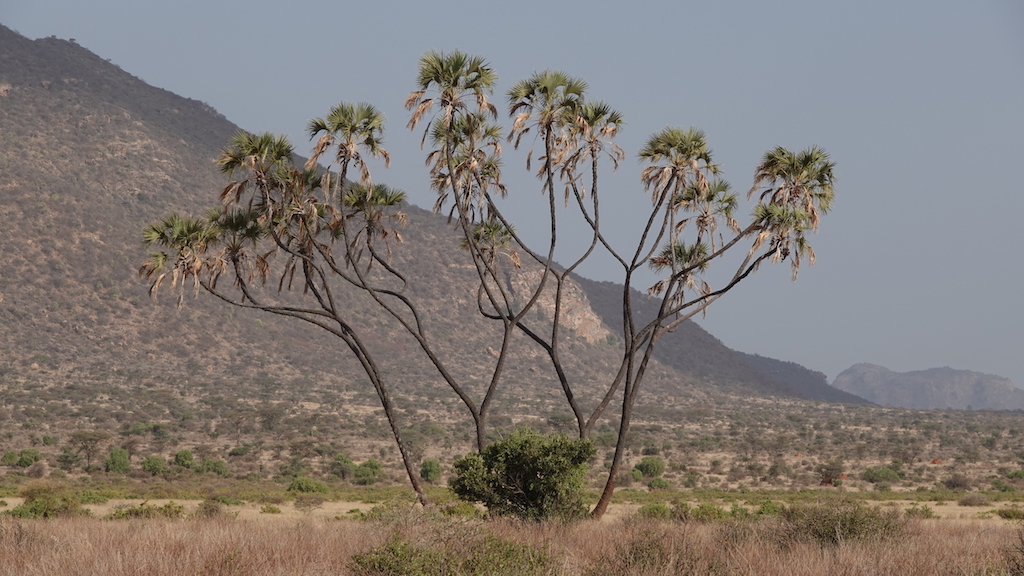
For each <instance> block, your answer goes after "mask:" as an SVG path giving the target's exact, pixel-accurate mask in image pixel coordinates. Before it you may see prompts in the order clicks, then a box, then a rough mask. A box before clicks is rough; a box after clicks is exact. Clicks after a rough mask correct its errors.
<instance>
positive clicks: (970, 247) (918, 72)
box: [0, 0, 1024, 387]
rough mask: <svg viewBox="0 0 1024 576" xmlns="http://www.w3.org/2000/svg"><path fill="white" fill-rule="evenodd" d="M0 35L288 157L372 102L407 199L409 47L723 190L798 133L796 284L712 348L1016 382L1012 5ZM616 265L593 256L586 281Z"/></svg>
mask: <svg viewBox="0 0 1024 576" xmlns="http://www.w3.org/2000/svg"><path fill="white" fill-rule="evenodd" d="M0 23H2V24H4V25H6V26H8V27H11V28H13V29H15V30H17V31H19V32H20V33H22V34H24V35H25V36H28V37H30V38H39V37H44V36H50V35H56V36H57V37H60V38H65V39H66V38H75V39H76V41H77V42H78V43H79V44H81V45H82V46H84V47H86V48H88V49H90V50H92V51H93V52H95V53H96V54H98V55H100V56H102V57H104V58H109V59H110V60H111V61H112V62H114V63H115V64H117V65H119V66H121V68H123V69H124V70H126V71H128V72H130V73H132V74H134V75H136V76H138V77H140V78H141V79H143V80H145V81H146V82H148V83H150V84H153V85H156V86H159V87H162V88H166V89H168V90H171V91H173V92H175V93H177V94H180V95H182V96H186V97H190V98H195V99H198V100H203V101H205V102H207V103H209V104H211V105H212V106H213V107H214V108H216V109H217V110H219V111H220V112H221V113H223V114H224V115H225V116H227V117H228V119H230V120H232V121H233V122H235V123H236V124H238V125H240V126H242V127H244V128H246V129H247V130H250V131H265V130H266V131H273V132H281V133H285V134H288V135H290V136H291V137H292V140H293V142H295V143H296V144H297V146H298V148H299V150H300V151H303V152H304V151H307V150H308V144H307V140H306V138H305V136H304V127H305V125H306V123H307V122H308V120H309V119H310V118H312V117H316V116H322V115H324V114H325V113H326V112H327V110H328V108H329V107H330V106H332V105H333V104H336V103H337V102H338V101H340V100H347V101H353V102H355V101H368V102H372V103H374V104H376V105H377V106H378V107H380V108H381V109H382V110H383V111H384V112H385V113H386V114H387V115H388V117H389V118H390V123H389V125H388V133H387V136H386V145H387V148H388V149H389V150H390V151H391V153H392V156H393V162H392V166H391V169H390V170H387V171H384V170H383V169H382V168H381V169H379V170H375V180H377V181H386V182H388V183H390V184H392V185H396V186H399V187H402V188H404V189H405V190H406V191H407V192H408V193H409V194H410V196H411V197H412V199H413V202H414V203H415V204H418V205H420V206H423V207H429V206H430V204H431V203H432V198H431V195H430V194H429V192H428V191H427V187H426V178H425V170H424V168H423V154H422V153H421V152H420V150H419V134H418V133H417V134H412V133H409V132H407V131H406V130H405V128H404V126H405V122H406V120H407V114H406V112H405V111H404V110H403V109H402V107H401V103H402V101H403V100H404V98H405V96H406V95H407V94H408V92H409V91H410V90H411V89H412V87H413V80H414V77H415V76H414V75H415V67H416V62H417V59H418V58H419V56H420V54H422V53H423V52H424V51H426V50H429V49H443V50H451V49H453V48H460V49H462V50H464V51H467V52H471V53H477V54H480V55H483V56H485V57H486V58H488V59H489V60H490V62H491V63H492V64H493V66H494V67H495V68H496V70H497V72H498V74H499V76H500V77H501V84H500V87H499V94H498V96H499V100H500V101H503V97H501V95H502V94H504V91H505V90H506V89H507V88H508V87H509V86H511V84H512V83H514V82H515V81H517V80H519V79H522V78H524V77H526V76H527V75H529V74H530V73H532V72H534V71H539V70H543V69H545V68H556V69H562V70H565V71H566V72H569V73H570V74H573V75H577V76H581V77H583V78H585V79H586V80H587V81H588V82H589V83H590V92H589V94H590V97H592V98H596V99H603V100H606V101H608V102H609V103H610V104H612V105H613V106H615V107H616V108H618V109H619V110H621V111H622V112H623V113H624V115H625V117H626V121H627V126H626V129H625V130H624V131H623V132H622V133H621V134H620V137H619V139H618V143H619V144H620V145H621V146H622V147H623V148H625V149H626V151H627V152H628V153H630V155H631V156H632V155H633V154H635V152H636V150H637V149H639V148H640V146H642V144H643V142H644V141H645V139H646V138H647V137H648V136H649V135H650V134H651V133H653V132H655V131H657V130H660V129H661V128H663V127H665V126H667V125H671V126H683V127H686V126H697V127H699V128H702V129H703V130H705V131H706V132H707V134H708V137H709V140H710V142H711V144H712V146H713V148H714V150H715V155H716V160H717V161H718V162H719V163H721V164H722V165H723V168H724V170H725V175H726V177H727V178H728V179H729V180H730V181H731V182H732V183H733V185H734V187H735V188H736V189H737V190H740V191H745V190H746V189H748V188H749V185H750V181H751V175H752V173H753V169H754V167H755V165H756V164H757V163H758V161H759V159H760V156H761V155H762V154H763V153H764V152H765V151H766V150H768V149H769V148H771V147H773V146H776V145H783V146H787V147H789V148H791V149H801V148H804V147H806V146H809V145H812V144H818V145H820V146H822V147H824V148H826V149H827V150H828V151H829V152H830V153H831V154H832V156H833V159H834V160H835V161H836V163H837V174H838V178H839V180H838V201H837V203H836V205H835V210H834V212H833V213H832V214H831V215H829V216H828V217H827V218H826V219H825V221H824V222H823V224H822V227H821V231H820V233H819V234H818V235H817V236H816V237H815V238H814V239H813V240H814V245H815V247H816V250H817V253H818V264H817V265H816V266H814V267H812V268H805V269H804V270H803V272H802V273H801V275H800V278H799V280H798V281H797V282H796V283H795V284H793V283H791V282H790V278H789V270H788V267H781V266H779V267H769V268H765V269H762V270H761V272H760V273H758V274H757V275H756V277H754V278H752V279H750V280H748V281H747V282H746V284H745V285H744V286H741V287H740V288H738V289H736V290H735V291H734V292H733V293H732V294H730V295H729V296H728V297H727V298H723V299H722V300H721V301H719V302H718V303H717V304H716V305H715V307H713V308H712V309H711V310H710V311H709V313H708V316H707V318H706V319H704V320H700V321H699V322H700V324H702V325H703V326H704V327H705V328H707V329H708V330H709V331H711V333H712V334H714V335H716V336H717V337H719V338H720V339H721V340H722V341H724V342H725V344H727V345H728V346H730V347H733V348H736V349H739V350H743V351H746V352H752V353H758V354H762V355H766V356H772V357H776V358H781V359H786V360H792V361H795V362H799V363H801V364H803V365H805V366H807V367H810V368H813V369H817V370H821V371H823V372H825V373H826V374H828V376H829V378H830V379H831V378H834V377H835V376H836V375H837V374H838V373H839V372H841V371H842V370H844V369H846V368H848V367H849V366H851V365H852V364H854V363H858V362H872V363H875V364H881V365H883V366H886V367H888V368H891V369H893V370H897V371H908V370H919V369H925V368H930V367H936V366H951V367H954V368H961V369H969V370H977V371H982V372H988V373H994V374H999V375H1002V376H1007V377H1009V378H1012V379H1013V381H1014V382H1015V383H1016V384H1017V385H1018V386H1021V387H1024V304H1022V302H1021V300H1020V298H1021V293H1022V292H1024V269H1022V248H1024V239H1022V228H1024V227H1022V224H1021V220H1022V218H1024V190H1022V188H1024V186H1022V184H1021V182H1022V178H1021V176H1020V173H1021V169H1020V165H1021V163H1022V162H1024V3H1021V2H1020V1H1019V0H976V1H973V2H963V1H953V0H912V1H902V2H901V1H895V2H893V1H891V0H886V1H880V0H865V1H861V2H849V1H842V2H837V1H828V0H814V1H804V0H776V1H774V2H760V1H735V0H733V1H729V0H724V1H717V2H699V3H698V2H686V1H679V0H671V1H669V0H659V1H639V2H635V3H632V4H631V5H629V6H627V5H626V3H612V2H608V1H607V0H596V1H593V2H586V3H584V2H557V1H550V0H549V1H536V0H526V1H519V2H515V3H501V4H491V3H486V2H458V1H454V0H437V1H434V2H429V3H412V2H404V3H398V2H388V1H380V2H337V1H326V0H294V1H292V2H288V3H282V2H268V1H265V0H250V1H248V2H210V1H205V2H197V1H195V0H179V1H177V2H140V1H138V0H91V1H89V2H82V1H81V0H3V2H2V3H0ZM509 149H510V148H509ZM523 162H524V155H522V154H508V155H507V157H506V168H505V178H506V180H507V181H508V182H509V183H510V184H511V185H512V190H511V194H512V195H514V196H515V197H516V198H517V201H516V202H515V205H514V206H510V210H512V211H513V212H514V213H515V214H518V215H520V217H521V218H525V219H529V214H530V212H529V206H531V205H533V204H535V203H536V202H538V201H539V200H540V197H539V186H538V185H537V183H536V181H534V180H533V179H532V178H530V177H528V176H526V175H525V174H524V173H523V172H524V170H523V168H522V167H523ZM638 174H639V168H638V165H637V163H636V162H635V161H633V160H632V159H631V160H629V161H627V162H626V163H625V164H624V165H623V166H622V168H621V169H620V170H619V173H618V174H616V176H615V177H614V178H608V179H607V180H606V184H605V186H604V188H603V190H604V195H605V198H606V215H610V214H615V215H616V217H617V218H620V219H621V222H622V223H621V225H620V226H618V227H617V230H616V232H617V233H616V234H615V238H616V241H618V242H620V243H621V244H622V245H625V244H626V243H628V241H630V240H631V239H634V238H635V236H636V230H635V223H636V220H635V219H636V218H638V217H639V211H640V208H642V207H643V206H645V205H646V203H645V198H646V196H645V195H644V193H643V191H642V189H641V187H640V185H639V183H638V181H637V176H638ZM212 199H213V194H212V191H211V200H212ZM519 226H520V229H521V230H522V231H524V232H526V233H530V232H531V230H532V227H531V225H530V224H529V222H524V223H522V224H520V225H519ZM568 255H569V252H564V253H563V259H568ZM618 274H619V272H618V271H617V270H616V269H615V268H614V267H612V266H610V265H608V264H607V263H601V262H598V263H595V264H593V265H591V266H590V267H588V268H586V269H585V270H584V275H586V276H590V277H594V278H598V279H603V280H617V279H618Z"/></svg>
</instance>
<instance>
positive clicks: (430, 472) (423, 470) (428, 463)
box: [420, 460, 441, 484]
mask: <svg viewBox="0 0 1024 576" xmlns="http://www.w3.org/2000/svg"><path fill="white" fill-rule="evenodd" d="M420 477H421V478H423V479H424V480H426V481H427V482H430V483H431V484H434V483H435V482H437V481H438V480H440V479H441V463H440V462H438V461H437V460H424V461H423V466H421V467H420Z"/></svg>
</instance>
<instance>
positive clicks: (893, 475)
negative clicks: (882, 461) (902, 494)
mask: <svg viewBox="0 0 1024 576" xmlns="http://www.w3.org/2000/svg"><path fill="white" fill-rule="evenodd" d="M902 477H903V475H902V474H900V473H899V472H897V471H895V470H893V469H892V468H890V467H888V466H882V467H880V468H871V467H868V469H867V470H864V474H863V475H861V478H863V479H864V480H866V481H868V482H871V483H872V484H874V483H876V482H898V481H899V480H900V478H902Z"/></svg>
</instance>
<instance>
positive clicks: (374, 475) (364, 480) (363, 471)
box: [352, 458, 384, 486]
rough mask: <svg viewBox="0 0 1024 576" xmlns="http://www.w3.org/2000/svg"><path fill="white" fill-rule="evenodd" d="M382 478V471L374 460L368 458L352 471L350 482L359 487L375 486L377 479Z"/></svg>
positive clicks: (378, 463)
mask: <svg viewBox="0 0 1024 576" xmlns="http://www.w3.org/2000/svg"><path fill="white" fill-rule="evenodd" d="M382 476H384V470H383V469H382V468H381V465H380V462H379V461H378V460H377V459H376V458H370V459H369V460H367V461H366V462H363V463H362V464H360V465H358V466H356V467H355V468H354V469H353V471H352V482H354V483H356V484H358V485H360V486H369V485H370V484H375V483H376V482H377V479H379V478H380V477H382Z"/></svg>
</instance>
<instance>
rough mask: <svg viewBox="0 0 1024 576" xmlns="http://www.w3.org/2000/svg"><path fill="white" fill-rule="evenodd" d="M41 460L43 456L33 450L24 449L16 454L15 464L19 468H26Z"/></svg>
mask: <svg viewBox="0 0 1024 576" xmlns="http://www.w3.org/2000/svg"><path fill="white" fill-rule="evenodd" d="M42 459H43V455H42V454H40V453H39V450H36V449H35V448H26V449H24V450H22V451H21V452H19V453H18V461H17V462H16V463H15V464H17V465H18V466H19V467H21V468H28V467H29V466H31V465H33V464H35V463H36V462H38V461H40V460H42Z"/></svg>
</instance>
